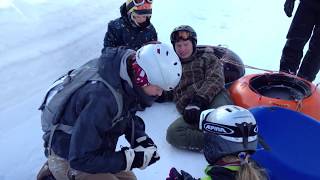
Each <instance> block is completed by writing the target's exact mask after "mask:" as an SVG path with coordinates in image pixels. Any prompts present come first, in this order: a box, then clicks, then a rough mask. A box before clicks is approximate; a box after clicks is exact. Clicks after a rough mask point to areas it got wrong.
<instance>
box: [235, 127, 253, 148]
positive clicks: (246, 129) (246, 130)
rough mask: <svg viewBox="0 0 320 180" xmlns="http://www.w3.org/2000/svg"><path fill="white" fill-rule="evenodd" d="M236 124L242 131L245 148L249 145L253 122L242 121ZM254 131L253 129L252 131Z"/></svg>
mask: <svg viewBox="0 0 320 180" xmlns="http://www.w3.org/2000/svg"><path fill="white" fill-rule="evenodd" d="M236 126H237V127H238V129H239V130H240V131H241V134H242V143H243V146H244V147H245V148H247V147H248V137H249V133H250V131H252V130H251V128H252V124H251V123H249V124H248V123H245V122H243V123H241V124H238V123H236ZM252 132H253V131H252Z"/></svg>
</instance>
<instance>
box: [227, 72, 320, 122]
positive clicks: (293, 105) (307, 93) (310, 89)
mask: <svg viewBox="0 0 320 180" xmlns="http://www.w3.org/2000/svg"><path fill="white" fill-rule="evenodd" d="M229 92H230V95H231V98H232V100H233V101H234V103H235V104H236V105H238V106H242V107H244V108H250V107H256V106H260V105H264V106H265V105H267V106H268V105H270V106H280V107H284V108H288V109H292V110H295V111H299V112H302V113H304V114H306V115H309V116H311V117H313V118H315V119H317V120H318V121H320V110H319V109H320V91H319V89H318V88H317V86H315V85H314V84H312V83H310V82H308V81H305V80H302V79H301V78H298V77H296V76H289V75H286V74H283V73H265V74H251V75H246V76H243V77H242V78H240V79H238V80H237V81H235V82H233V84H232V85H231V87H230V88H229Z"/></svg>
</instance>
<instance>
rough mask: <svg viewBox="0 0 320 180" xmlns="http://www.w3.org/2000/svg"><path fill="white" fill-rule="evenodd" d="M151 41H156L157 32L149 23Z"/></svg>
mask: <svg viewBox="0 0 320 180" xmlns="http://www.w3.org/2000/svg"><path fill="white" fill-rule="evenodd" d="M151 41H158V34H157V31H156V29H155V28H154V26H153V25H151Z"/></svg>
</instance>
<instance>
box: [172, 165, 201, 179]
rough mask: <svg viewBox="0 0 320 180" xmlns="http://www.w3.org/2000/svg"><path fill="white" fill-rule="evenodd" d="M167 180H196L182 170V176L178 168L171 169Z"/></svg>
mask: <svg viewBox="0 0 320 180" xmlns="http://www.w3.org/2000/svg"><path fill="white" fill-rule="evenodd" d="M166 180H195V178H193V177H192V176H191V175H190V174H189V173H187V172H185V171H183V170H181V174H180V173H179V172H178V171H177V169H176V168H174V167H173V168H171V169H170V172H169V177H167V178H166Z"/></svg>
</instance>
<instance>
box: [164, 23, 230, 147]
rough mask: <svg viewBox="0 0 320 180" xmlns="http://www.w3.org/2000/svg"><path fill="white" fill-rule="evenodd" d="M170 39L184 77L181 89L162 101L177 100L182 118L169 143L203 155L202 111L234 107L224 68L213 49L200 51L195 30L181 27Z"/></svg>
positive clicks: (171, 129) (169, 133) (170, 133)
mask: <svg viewBox="0 0 320 180" xmlns="http://www.w3.org/2000/svg"><path fill="white" fill-rule="evenodd" d="M170 39H171V43H172V45H173V47H174V49H175V52H176V53H177V55H178V56H179V59H180V61H181V64H182V77H181V81H180V83H179V84H178V86H177V87H176V88H175V89H174V90H173V91H170V92H165V93H164V94H163V96H161V97H160V98H159V99H158V101H159V102H161V101H165V100H173V101H174V102H175V103H176V107H177V109H178V111H179V112H180V113H181V114H182V117H180V118H178V119H177V120H176V121H174V122H173V123H172V124H171V125H170V126H169V127H168V129H167V136H166V139H167V141H168V142H169V143H170V144H171V145H173V146H175V147H178V148H182V149H188V150H193V151H201V150H202V149H203V133H202V132H201V131H200V130H199V129H198V123H199V117H200V113H201V111H202V110H205V109H208V108H210V107H212V108H216V107H219V106H222V105H226V104H233V103H232V101H231V99H230V97H229V95H228V93H227V91H226V89H225V88H224V84H225V82H224V74H223V67H222V64H221V63H220V62H219V60H218V58H217V57H216V56H215V55H214V53H213V51H212V48H199V49H198V48H197V34H196V32H195V31H194V30H193V28H192V27H190V26H186V25H182V26H179V27H177V28H175V29H174V30H173V32H172V33H171V36H170Z"/></svg>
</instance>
